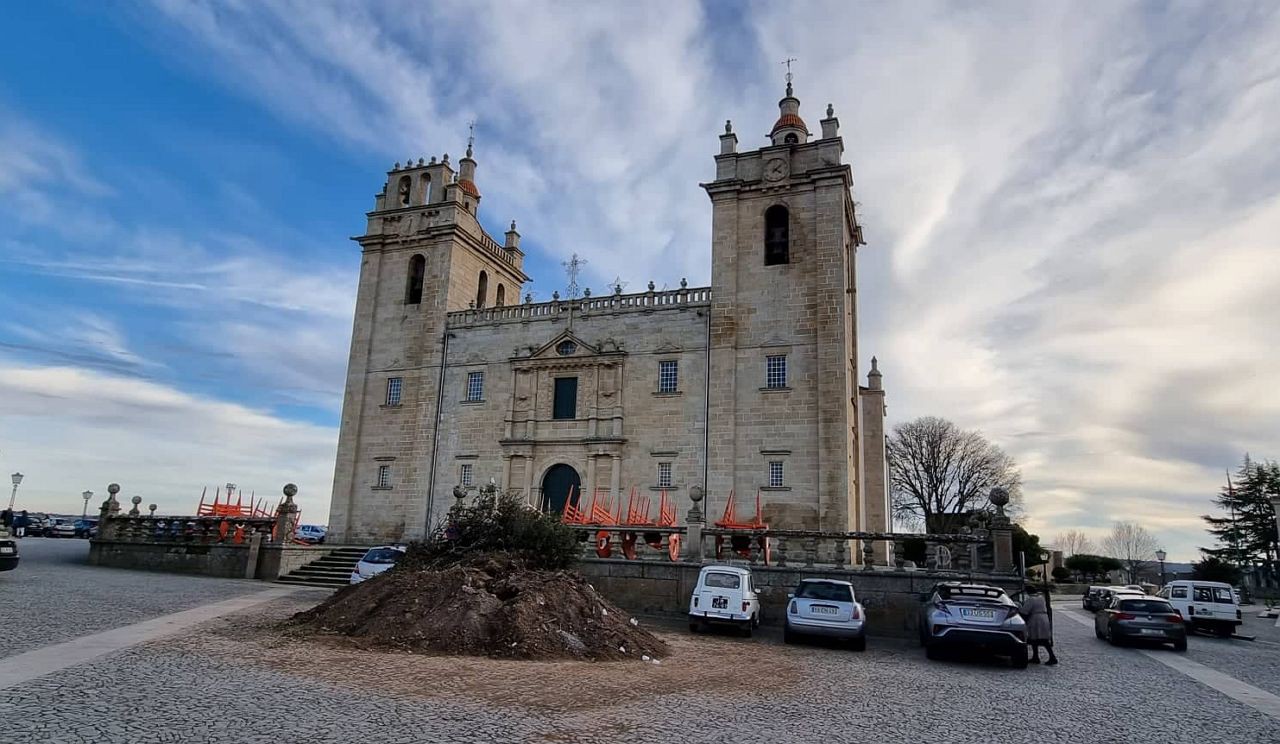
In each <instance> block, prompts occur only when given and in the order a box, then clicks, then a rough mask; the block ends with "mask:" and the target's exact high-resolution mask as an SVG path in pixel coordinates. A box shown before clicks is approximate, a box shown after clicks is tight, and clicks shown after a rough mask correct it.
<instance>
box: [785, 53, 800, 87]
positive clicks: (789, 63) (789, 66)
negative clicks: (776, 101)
mask: <svg viewBox="0 0 1280 744" xmlns="http://www.w3.org/2000/svg"><path fill="white" fill-rule="evenodd" d="M796 61H797V60H796V58H795V57H787V58H786V59H784V60H782V64H784V65H786V66H787V95H790V94H791V63H792V62H796Z"/></svg>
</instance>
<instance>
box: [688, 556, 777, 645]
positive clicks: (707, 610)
mask: <svg viewBox="0 0 1280 744" xmlns="http://www.w3.org/2000/svg"><path fill="white" fill-rule="evenodd" d="M710 623H718V624H724V625H736V626H738V627H739V628H741V629H742V630H743V632H744V633H746V634H747V635H748V636H750V635H751V631H752V629H754V628H757V627H759V626H760V595H758V594H757V593H756V588H755V584H754V583H753V582H752V581H751V571H749V570H747V569H745V568H738V567H737V566H704V567H703V568H702V571H701V572H700V573H699V574H698V583H697V585H695V586H694V587H693V596H691V597H689V630H690V631H691V632H693V633H697V632H698V631H699V630H702V629H703V628H705V627H706V626H707V625H708V624H710Z"/></svg>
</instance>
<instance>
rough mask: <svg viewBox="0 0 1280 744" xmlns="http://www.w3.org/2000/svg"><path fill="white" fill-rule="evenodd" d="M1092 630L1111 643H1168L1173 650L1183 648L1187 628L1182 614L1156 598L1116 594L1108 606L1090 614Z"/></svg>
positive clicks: (1185, 641) (1117, 644) (1114, 644)
mask: <svg viewBox="0 0 1280 744" xmlns="http://www.w3.org/2000/svg"><path fill="white" fill-rule="evenodd" d="M1093 633H1094V635H1096V636H1098V637H1099V638H1102V639H1104V640H1106V641H1109V642H1110V643H1111V645H1113V646H1119V645H1121V644H1123V643H1127V642H1134V641H1149V642H1155V643H1172V644H1173V648H1174V650H1176V651H1186V650H1187V627H1186V625H1184V624H1183V622H1182V615H1181V614H1180V613H1179V612H1178V611H1177V610H1176V609H1174V607H1173V605H1171V604H1169V602H1168V600H1165V599H1161V598H1160V597H1141V598H1139V597H1134V596H1131V595H1126V594H1118V595H1116V597H1115V599H1114V600H1113V601H1112V602H1111V606H1110V607H1106V608H1104V609H1101V610H1098V614H1096V615H1094V616H1093Z"/></svg>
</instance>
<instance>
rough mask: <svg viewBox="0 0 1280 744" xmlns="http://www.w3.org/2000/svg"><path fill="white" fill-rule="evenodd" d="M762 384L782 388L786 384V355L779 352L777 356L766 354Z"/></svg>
mask: <svg viewBox="0 0 1280 744" xmlns="http://www.w3.org/2000/svg"><path fill="white" fill-rule="evenodd" d="M764 361H765V365H764V386H765V387H770V388H784V387H786V386H787V357H786V355H783V354H779V355H778V356H768V357H765V358H764Z"/></svg>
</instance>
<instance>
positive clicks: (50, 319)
mask: <svg viewBox="0 0 1280 744" xmlns="http://www.w3.org/2000/svg"><path fill="white" fill-rule="evenodd" d="M0 34H2V35H3V38H4V43H3V44H0V470H3V471H4V472H6V473H8V472H13V471H21V472H23V473H24V475H25V480H24V481H23V484H22V486H21V487H20V488H19V499H18V506H19V508H23V507H25V508H31V509H47V510H55V511H59V512H64V513H73V512H76V511H78V510H80V509H81V508H82V506H83V503H84V502H83V501H82V500H81V496H80V494H81V492H82V491H84V490H86V489H88V490H92V491H94V492H95V494H96V496H95V497H94V503H95V504H96V503H97V502H98V501H100V500H101V498H103V497H104V496H105V491H106V485H107V484H108V483H111V482H118V483H120V484H121V485H122V487H123V490H122V494H121V495H122V496H125V497H132V496H134V495H137V496H139V497H141V498H142V499H143V502H144V507H145V505H146V504H148V503H155V504H157V505H158V507H159V510H160V511H161V512H162V513H163V512H166V511H168V512H170V513H180V512H183V511H190V509H191V508H192V507H193V506H194V503H195V502H196V501H197V500H198V498H199V494H200V491H201V489H202V488H204V487H205V486H208V487H210V488H212V487H214V486H216V485H217V484H220V483H224V482H227V481H232V482H235V483H237V484H239V485H240V486H241V487H242V488H243V489H245V492H246V494H247V493H250V492H252V493H256V494H257V495H258V496H259V497H269V498H271V499H276V498H279V493H280V488H281V486H282V485H283V484H284V483H285V482H290V481H292V482H295V483H297V484H298V486H299V489H300V493H299V497H298V500H299V503H300V504H301V506H302V509H303V518H304V521H309V522H311V521H314V522H323V521H324V519H325V517H326V513H327V506H328V498H329V490H330V487H331V483H332V477H333V459H334V453H335V450H336V443H337V423H338V420H339V416H340V407H341V399H342V386H343V380H344V374H345V367H346V358H347V353H348V344H349V339H350V332H351V316H352V310H353V305H354V299H355V286H356V279H357V272H358V270H359V252H358V247H357V246H356V245H355V244H354V243H352V242H351V241H350V240H349V237H350V236H352V235H356V234H358V233H361V232H363V229H364V213H365V212H366V211H368V210H369V209H371V208H372V206H373V198H374V195H375V193H376V192H377V191H378V190H379V189H380V188H381V187H382V183H383V181H384V179H385V174H386V171H387V170H388V169H389V168H390V167H391V165H392V164H393V163H394V162H396V161H400V162H403V161H405V160H406V159H408V158H414V159H417V158H418V157H427V158H430V157H431V156H433V155H435V156H441V155H443V154H444V153H452V154H453V158H454V160H456V159H457V158H458V157H459V156H460V155H461V154H462V152H463V150H464V149H465V147H466V139H467V134H468V122H471V121H474V122H475V137H476V145H475V153H476V160H477V161H478V163H479V166H478V172H477V178H476V180H477V183H478V185H479V187H480V190H481V191H482V192H483V194H484V200H483V203H482V205H481V208H480V216H481V220H482V222H483V223H484V224H486V226H487V227H488V229H489V231H490V232H491V233H493V234H500V233H502V232H503V231H504V230H505V229H506V225H507V224H508V223H509V222H510V221H511V220H513V219H514V220H517V222H518V224H519V229H520V232H521V234H522V248H524V250H525V251H526V253H527V254H528V257H527V259H526V270H527V271H528V273H529V274H531V275H532V276H533V277H534V283H533V284H532V285H530V286H529V287H528V289H529V291H532V292H533V294H534V297H535V298H538V299H549V298H550V295H551V292H552V291H555V290H557V289H562V288H563V286H564V284H565V283H566V279H565V275H564V271H563V269H562V268H561V262H562V261H565V260H566V259H567V258H569V257H570V256H571V255H572V254H574V253H577V254H578V255H579V256H581V257H582V258H584V259H586V261H587V263H586V266H585V269H584V274H583V277H582V280H581V281H582V283H583V284H585V285H586V286H590V287H592V288H593V289H596V290H598V291H606V290H605V288H606V287H607V285H608V284H609V282H610V281H611V280H613V279H614V278H615V277H620V278H621V279H622V280H623V281H624V282H628V283H629V284H630V285H631V286H632V287H636V288H638V287H642V286H643V285H644V284H645V283H647V282H648V281H650V280H653V281H654V282H655V283H656V284H657V286H658V287H660V288H661V287H664V286H668V287H675V286H677V285H678V283H679V281H680V279H681V278H687V279H688V281H689V283H690V285H691V286H700V285H705V284H707V283H709V277H710V208H709V202H708V199H707V197H706V195H705V193H704V192H703V191H702V190H701V189H700V188H699V187H698V183H699V182H702V181H709V180H712V178H713V177H714V161H713V156H714V155H715V154H716V153H717V152H718V140H717V136H718V135H719V134H720V133H721V132H722V131H723V123H724V120H725V119H731V120H733V122H734V130H735V131H736V132H738V134H739V137H740V139H741V144H740V149H741V150H746V149H749V148H753V147H757V146H760V145H762V144H765V141H766V139H765V135H766V134H767V132H768V129H769V127H770V125H771V124H772V122H773V121H774V119H775V118H776V116H777V108H776V106H777V99H778V98H779V97H780V96H781V92H782V82H783V81H782V75H783V73H784V71H785V70H784V68H783V67H782V65H781V61H782V60H784V59H786V58H788V57H795V58H796V60H797V61H796V62H795V63H794V71H795V89H796V95H797V96H798V97H799V98H800V100H801V114H802V116H804V117H806V118H807V120H808V121H809V122H810V125H811V126H813V125H814V124H816V121H817V120H818V119H819V118H821V117H822V113H823V111H824V110H825V107H826V104H827V103H831V104H832V105H833V106H834V108H835V112H836V115H837V116H838V117H839V118H840V123H841V134H842V136H843V137H844V142H845V157H846V161H847V162H849V163H850V164H851V166H852V168H853V172H854V181H855V185H854V197H855V199H856V200H857V201H858V202H859V204H860V210H861V211H860V215H861V220H862V222H863V225H864V232H865V237H866V240H867V243H868V245H866V246H864V247H862V248H861V250H860V253H859V258H858V260H859V282H860V283H859V287H858V289H859V302H860V307H859V313H860V316H859V323H860V334H861V335H860V346H861V350H862V353H863V354H864V355H865V356H866V358H864V359H862V360H861V362H860V363H861V365H862V367H863V369H866V368H867V366H868V364H869V359H870V356H872V355H875V356H877V357H878V358H879V361H880V368H881V370H882V371H883V373H884V384H885V387H886V388H887V390H888V405H889V424H890V425H893V424H894V423H897V422H901V421H906V420H909V419H911V418H914V417H916V416H922V415H937V416H943V417H946V418H949V419H951V420H953V421H955V422H956V423H957V424H958V425H960V426H962V427H964V428H968V429H977V430H980V431H982V432H983V433H984V434H985V435H986V436H987V437H988V438H989V439H991V440H992V441H993V442H995V443H996V444H998V445H999V446H1001V447H1003V448H1004V449H1005V450H1007V451H1008V452H1009V453H1010V454H1012V455H1013V456H1014V457H1015V458H1016V459H1017V461H1018V463H1019V464H1020V466H1021V469H1022V474H1023V481H1024V494H1025V501H1026V508H1027V511H1028V515H1029V520H1028V521H1029V527H1030V529H1031V530H1032V531H1033V532H1039V533H1041V534H1042V535H1044V536H1045V537H1046V538H1052V536H1054V535H1056V534H1057V533H1059V532H1062V531H1064V530H1067V529H1080V530H1083V531H1085V532H1086V533H1088V534H1090V535H1091V536H1092V537H1094V538H1095V539H1098V538H1101V537H1102V536H1103V535H1104V534H1105V533H1106V532H1107V531H1108V529H1109V527H1110V525H1111V524H1112V522H1114V521H1116V520H1130V521H1136V522H1138V523H1140V524H1142V525H1144V526H1145V527H1147V529H1148V530H1150V531H1151V532H1152V533H1153V534H1154V535H1155V536H1156V537H1157V539H1158V540H1159V541H1160V543H1161V544H1162V545H1163V546H1164V547H1165V548H1166V549H1167V550H1168V551H1169V554H1170V560H1175V559H1177V560H1188V559H1191V558H1193V557H1194V556H1195V551H1196V548H1197V547H1198V546H1201V545H1205V544H1206V541H1207V536H1206V535H1205V534H1204V532H1203V526H1202V522H1201V520H1200V515H1201V514H1203V513H1205V512H1207V511H1209V510H1210V509H1211V504H1210V499H1211V498H1212V497H1213V495H1214V493H1215V492H1216V491H1217V489H1218V488H1220V487H1221V485H1222V484H1223V481H1224V479H1225V476H1224V471H1225V470H1226V469H1228V468H1234V467H1235V466H1236V465H1237V464H1238V462H1239V460H1240V458H1241V457H1242V456H1243V454H1244V453H1246V452H1248V453H1251V454H1252V455H1253V456H1254V457H1261V458H1275V457H1280V394H1277V392H1276V384H1277V381H1278V380H1280V324H1278V323H1276V318H1277V311H1278V310H1280V291H1278V290H1280V259H1278V258H1277V241H1278V240H1280V238H1278V237H1277V236H1280V198H1278V197H1280V126H1277V122H1280V7H1277V6H1276V5H1275V4H1274V3H1266V2H1261V3H1256V4H1254V3H1249V2H1244V1H1240V2H1232V3H1213V2H1190V1H1188V2H1180V3H1134V2H1082V3H1056V4H1054V3H1021V2H1009V3H968V2H966V3H926V2H922V1H921V2H912V3H885V2H848V1H847V0H842V1H840V2H830V3H824V2H787V3H781V2H769V3H763V2H762V3H739V2H728V1H727V0H725V1H718V0H717V1H709V2H705V3H702V4H698V3H694V2H656V3H625V4H624V3H588V2H572V3H544V2H520V1H518V0H504V1H502V2H477V1H471V2H465V3H463V2H448V3H432V2H380V3H371V4H355V3H336V2H335V3H329V2H320V1H318V0H299V1H298V2H257V1H252V2H250V1H248V0H246V1H244V2H239V1H236V0H218V1H216V2H214V1H211V2H199V1H196V2H178V1H177V0H172V1H171V0H156V1H155V2H141V1H139V2H120V3H76V2H63V1H62V0H50V1H49V2H44V3H26V4H15V5H12V6H10V7H8V8H6V10H5V14H4V23H3V24H2V25H0Z"/></svg>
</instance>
